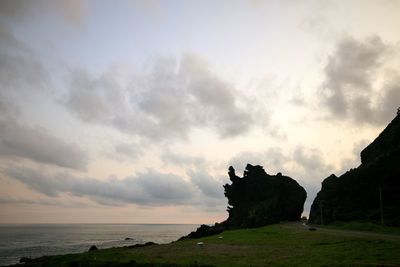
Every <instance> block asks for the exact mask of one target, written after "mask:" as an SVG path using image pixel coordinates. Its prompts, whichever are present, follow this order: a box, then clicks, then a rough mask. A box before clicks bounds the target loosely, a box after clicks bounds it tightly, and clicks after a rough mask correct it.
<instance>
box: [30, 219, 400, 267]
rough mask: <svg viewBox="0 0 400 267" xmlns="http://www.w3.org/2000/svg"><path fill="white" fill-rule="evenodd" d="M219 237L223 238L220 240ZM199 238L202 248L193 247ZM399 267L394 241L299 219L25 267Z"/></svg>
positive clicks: (398, 248)
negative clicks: (341, 231)
mask: <svg viewBox="0 0 400 267" xmlns="http://www.w3.org/2000/svg"><path fill="white" fill-rule="evenodd" d="M220 236H222V237H223V238H220ZM200 241H201V242H204V245H203V246H199V245H197V243H198V242H200ZM35 262H36V263H35ZM354 265H356V266H399V265H400V239H390V240H389V239H388V240H385V239H382V238H379V237H361V236H353V235H351V232H350V234H349V235H347V234H339V235H338V234H329V233H324V232H322V231H319V230H317V231H312V232H311V231H308V230H307V228H306V227H304V226H303V225H301V224H300V223H286V224H275V225H269V226H265V227H261V228H252V229H240V230H231V231H225V232H223V233H221V234H219V235H214V236H209V237H204V238H201V239H186V240H181V241H177V242H174V243H171V244H166V245H151V246H145V247H138V248H113V249H105V250H98V251H94V252H86V253H82V254H74V255H63V256H52V257H42V258H39V259H38V260H36V261H34V262H32V263H31V264H28V265H25V266H46V267H52V266H57V267H70V266H71V267H73V266H87V267H95V266H96V267H105V266H119V267H123V266H162V267H166V266H354Z"/></svg>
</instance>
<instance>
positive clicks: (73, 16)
mask: <svg viewBox="0 0 400 267" xmlns="http://www.w3.org/2000/svg"><path fill="white" fill-rule="evenodd" d="M43 10H46V11H50V12H52V13H55V14H57V15H60V16H61V17H62V18H63V19H64V20H65V21H67V22H70V23H73V24H76V25H81V24H82V23H83V20H84V18H85V15H86V8H85V1H81V0H60V1H52V0H36V1H24V0H2V1H0V16H1V17H6V18H9V19H14V20H16V21H20V20H23V19H26V18H27V17H29V16H42V15H43V14H44V13H45V12H43Z"/></svg>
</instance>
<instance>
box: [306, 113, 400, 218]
mask: <svg viewBox="0 0 400 267" xmlns="http://www.w3.org/2000/svg"><path fill="white" fill-rule="evenodd" d="M380 196H382V207H383V209H382V210H383V218H384V222H385V224H387V225H397V226H399V225H400V115H397V116H396V118H394V120H393V121H392V122H391V123H390V124H389V125H388V126H387V127H386V129H385V130H384V131H383V132H382V133H381V134H380V135H379V136H378V137H377V138H376V139H375V140H374V141H373V142H372V143H371V144H370V145H369V146H367V147H366V148H365V149H364V150H363V151H362V152H361V165H360V166H359V167H358V168H355V169H351V170H349V171H348V172H346V173H345V174H343V175H342V176H340V177H336V176H335V175H333V174H332V175H331V176H329V177H328V178H326V179H325V180H324V181H323V182H322V188H321V191H320V192H319V193H318V194H317V197H316V198H315V199H314V202H313V204H312V206H311V211H310V219H309V221H310V222H311V223H315V224H320V223H321V221H322V222H323V223H324V224H328V223H331V222H333V221H353V220H364V221H372V222H380V220H381V209H380V200H381V197H380ZM321 211H322V218H321Z"/></svg>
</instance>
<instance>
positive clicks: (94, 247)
mask: <svg viewBox="0 0 400 267" xmlns="http://www.w3.org/2000/svg"><path fill="white" fill-rule="evenodd" d="M96 250H98V248H97V247H96V246H95V245H92V246H91V247H90V248H89V252H92V251H96Z"/></svg>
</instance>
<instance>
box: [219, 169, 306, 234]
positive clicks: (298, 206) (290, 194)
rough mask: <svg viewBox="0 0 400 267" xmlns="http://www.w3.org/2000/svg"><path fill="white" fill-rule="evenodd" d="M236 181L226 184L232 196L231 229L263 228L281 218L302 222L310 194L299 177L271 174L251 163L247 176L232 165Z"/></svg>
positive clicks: (232, 172) (228, 222)
mask: <svg viewBox="0 0 400 267" xmlns="http://www.w3.org/2000/svg"><path fill="white" fill-rule="evenodd" d="M229 177H230V179H231V181H232V184H226V185H224V189H225V196H226V197H227V198H228V204H229V206H228V213H229V217H228V219H227V220H226V223H225V224H226V225H227V226H228V227H230V228H245V227H259V226H263V225H267V224H272V223H278V222H280V221H298V220H300V217H301V214H302V212H303V206H304V202H305V200H306V197H307V194H306V191H305V190H304V188H303V187H301V186H300V185H299V184H298V183H297V182H296V181H295V180H293V179H292V178H290V177H288V176H284V175H282V173H278V174H277V175H269V174H267V173H266V172H265V170H264V168H263V167H262V166H259V165H256V166H253V165H251V164H247V166H246V169H245V171H244V174H243V178H240V177H237V176H236V175H235V170H234V168H233V167H232V166H231V167H230V168H229Z"/></svg>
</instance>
